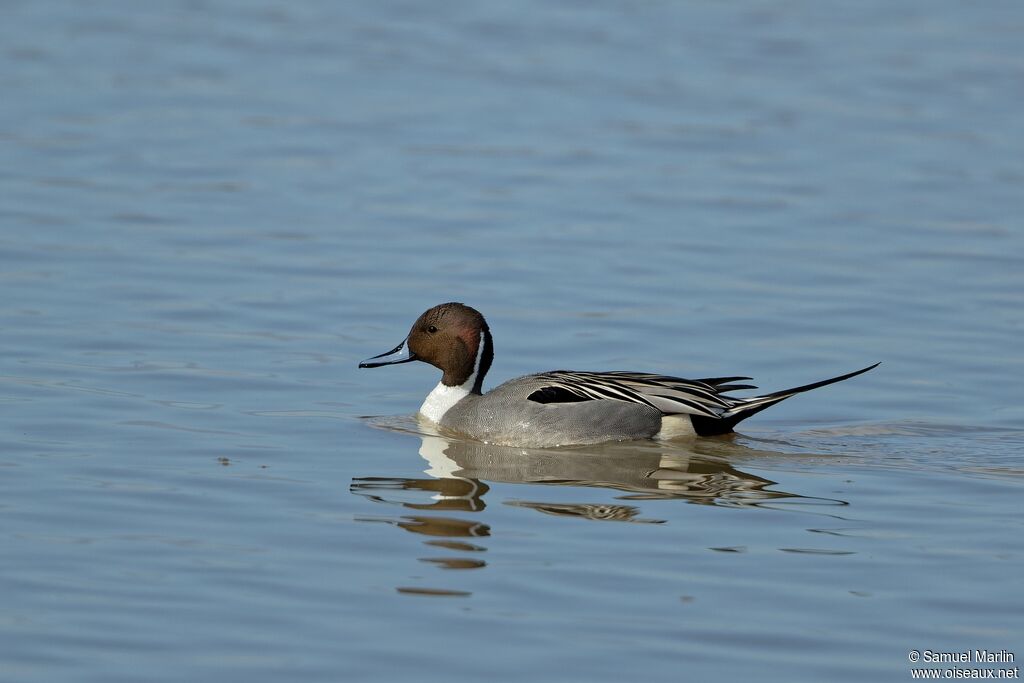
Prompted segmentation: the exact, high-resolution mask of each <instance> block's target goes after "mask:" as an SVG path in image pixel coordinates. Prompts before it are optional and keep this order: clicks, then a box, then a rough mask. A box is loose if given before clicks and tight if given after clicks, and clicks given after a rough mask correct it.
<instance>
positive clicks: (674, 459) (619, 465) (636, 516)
mask: <svg viewBox="0 0 1024 683" xmlns="http://www.w3.org/2000/svg"><path fill="white" fill-rule="evenodd" d="M375 423H376V426H379V427H382V428H386V429H389V430H395V431H402V432H410V433H414V434H416V435H417V436H419V437H420V439H421V444H420V448H419V454H420V456H422V457H423V459H424V460H426V462H427V464H428V467H427V469H426V470H424V472H425V474H427V475H428V477H425V478H390V477H359V478H355V479H353V481H352V485H351V491H352V493H355V494H357V495H361V496H365V497H366V498H367V499H369V500H371V501H373V502H375V503H381V504H390V505H396V506H400V507H402V508H404V509H405V510H407V511H415V512H414V513H413V514H405V515H401V516H399V517H387V516H372V517H371V516H367V517H362V518H360V521H365V522H380V523H386V524H389V525H392V526H396V527H398V528H401V529H404V530H406V531H409V532H411V533H416V534H421V535H423V536H427V537H430V538H429V540H425V541H424V543H425V544H426V545H428V546H430V547H432V548H444V549H446V550H451V551H457V552H460V553H469V554H470V556H468V557H466V556H461V555H460V556H458V557H422V558H419V559H420V561H421V562H426V563H430V564H433V565H435V566H438V567H440V568H443V569H479V568H482V567H484V566H486V563H485V562H484V561H483V560H482V559H480V555H479V553H482V552H484V551H486V546H484V545H482V543H483V539H485V538H486V537H489V536H490V535H491V529H490V527H489V526H488V525H487V524H485V523H483V522H482V521H480V520H479V519H473V518H472V516H473V515H476V514H478V513H480V512H482V511H483V510H484V509H485V508H486V507H487V501H486V500H485V499H486V496H487V494H488V492H489V491H490V490H491V489H490V486H489V485H488V484H487V483H485V482H491V483H512V484H532V485H535V486H534V487H533V488H532V489H531V491H533V492H534V494H536V491H537V490H538V488H537V487H536V485H548V486H559V487H570V488H572V489H575V490H578V491H580V493H581V496H583V495H586V494H585V493H584V492H585V491H586V490H587V489H592V488H600V489H610V490H616V491H620V492H622V495H619V496H618V499H619V500H621V501H629V502H642V501H655V500H671V499H678V500H682V501H685V502H688V503H694V504H700V505H712V506H721V507H734V508H735V507H742V508H779V509H781V508H785V507H787V506H789V505H793V504H800V505H808V504H809V505H815V506H820V505H824V506H842V505H845V504H846V503H845V502H843V501H841V500H834V499H825V498H815V497H808V496H802V495H799V494H795V493H788V492H785V491H778V490H774V489H772V488H771V487H772V486H773V485H774V484H775V483H776V482H774V481H772V480H770V479H765V478H764V477H760V476H757V475H754V474H750V473H748V472H743V471H741V470H739V469H737V468H735V467H734V466H733V465H731V464H730V463H729V462H728V460H727V459H726V458H732V459H734V460H735V459H746V458H748V457H759V458H763V457H764V456H773V455H778V454H777V453H775V452H770V451H759V450H756V449H752V448H747V447H745V446H741V445H738V444H736V443H735V442H734V441H733V440H732V439H726V440H722V441H718V440H714V441H712V440H701V441H699V442H694V443H692V444H687V445H681V444H678V443H673V444H666V443H659V442H637V441H631V442H622V443H610V444H601V445H599V446H588V447H576V448H560V449H557V450H552V449H546V450H545V449H524V448H513V447H506V446H491V445H488V444H484V443H480V442H475V441H468V440H465V439H459V438H448V437H446V436H443V435H441V434H438V433H437V432H436V431H435V430H433V429H432V428H431V426H430V425H429V424H426V423H420V424H415V423H410V422H408V421H407V420H403V421H398V422H396V421H395V420H394V419H393V418H390V419H386V421H385V420H383V419H382V420H379V421H376V420H375ZM787 457H789V458H791V457H792V456H791V455H790V456H787ZM563 491H564V489H563ZM491 502H494V501H493V500H492V501H491ZM501 502H502V503H504V504H505V505H509V506H512V507H517V508H525V509H531V510H535V511H537V512H541V513H544V514H549V515H557V516H562V517H573V518H578V519H587V520H593V521H617V522H631V523H641V524H661V523H664V522H665V520H662V519H656V518H647V517H643V516H641V514H642V511H641V509H640V507H638V506H637V505H631V504H628V503H626V502H624V503H608V502H592V501H581V502H571V503H566V502H554V501H538V500H526V499H511V500H503V501H501ZM437 513H441V514H437ZM453 513H455V514H453ZM457 513H469V515H470V516H471V517H469V518H467V517H464V516H463V515H459V514H457ZM470 539H471V540H470ZM399 591H400V592H416V591H412V589H408V590H405V589H401V588H400V589H399ZM430 591H431V592H430V594H432V595H434V594H437V593H436V592H435V589H430Z"/></svg>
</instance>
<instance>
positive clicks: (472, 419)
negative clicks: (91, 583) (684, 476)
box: [359, 303, 878, 448]
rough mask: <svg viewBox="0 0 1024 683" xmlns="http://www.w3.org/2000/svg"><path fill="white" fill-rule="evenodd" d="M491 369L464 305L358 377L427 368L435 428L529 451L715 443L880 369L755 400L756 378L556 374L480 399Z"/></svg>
mask: <svg viewBox="0 0 1024 683" xmlns="http://www.w3.org/2000/svg"><path fill="white" fill-rule="evenodd" d="M493 359H494V343H493V342H492V340H491V331H490V329H489V328H488V327H487V321H486V320H484V317H483V316H482V315H480V312H479V311H477V310H476V309H473V308H470V307H469V306H466V305H464V304H460V303H447V304H441V305H440V306H434V307H433V308H431V309H430V310H428V311H426V312H425V313H424V314H423V315H421V316H420V317H419V318H418V319H417V320H416V322H415V323H413V326H412V329H411V330H410V331H409V336H408V337H406V338H405V339H404V340H403V341H402V343H401V344H399V345H398V346H396V347H395V348H394V349H392V350H390V351H388V352H387V353H382V354H380V355H379V356H374V357H373V358H368V359H366V360H365V361H363V362H362V363H360V364H359V367H361V368H376V367H380V366H381V365H393V364H395V363H407V362H409V361H414V360H421V361H423V362H425V363H430V364H431V365H433V366H434V367H436V368H438V369H439V370H441V371H442V372H443V373H444V375H443V376H442V377H441V381H440V382H439V383H438V385H437V386H436V387H434V390H433V391H431V392H430V394H429V395H428V396H427V400H426V401H424V402H423V405H422V406H421V407H420V413H421V414H422V415H423V416H424V417H426V418H427V419H429V420H431V421H432V422H435V423H436V424H437V425H438V426H440V427H442V428H445V429H448V430H451V431H454V432H458V433H461V434H464V435H466V436H469V437H471V438H474V439H477V440H479V441H484V442H486V443H492V444H500V445H505V446H521V447H527V448H531V447H533V448H543V447H548V446H568V445H580V444H592V443H599V442H602V441H625V440H630V439H650V438H657V439H666V438H675V437H679V436H714V435H716V434H726V433H729V432H731V431H732V428H733V427H734V426H736V423H738V422H739V421H740V420H743V419H745V418H748V417H750V416H751V415H753V414H754V413H757V412H759V411H761V410H764V409H765V408H767V407H768V406H771V405H774V404H776V403H778V402H779V401H782V400H785V399H787V398H789V397H790V396H793V395H794V394H799V393H801V392H804V391H810V390H811V389H817V388H818V387H823V386H825V385H827V384H832V383H834V382H841V381H843V380H844V379H849V378H851V377H855V376H856V375H859V374H861V373H863V372H867V371H868V370H870V369H872V368H874V367H875V366H877V365H878V363H875V365H872V366H869V367H866V368H864V369H863V370H857V371H856V372H851V373H849V374H846V375H840V376H839V377H833V378H832V379H826V380H822V381H821V382H815V383H813V384H805V385H804V386H801V387H795V388H793V389H784V390H782V391H776V392H772V393H770V394H764V395H761V396H752V397H750V398H734V397H732V396H726V395H725V394H726V393H728V392H731V391H736V390H739V389H756V388H757V387H755V386H753V385H750V384H735V382H742V381H743V380H748V379H750V378H749V377H707V378H704V379H682V378H680V377H667V376H665V375H655V374H650V373H646V372H622V371H616V372H572V371H568V370H554V371H552V372H542V373H539V374H536V375H526V376H525V377H517V378H516V379H512V380H509V381H507V382H505V383H504V384H502V385H500V386H498V387H496V388H494V389H491V390H490V391H488V392H487V393H486V394H485V393H483V384H484V376H485V375H486V374H487V370H488V369H489V368H490V367H491V361H492V360H493Z"/></svg>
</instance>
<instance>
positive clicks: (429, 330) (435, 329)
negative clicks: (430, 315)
mask: <svg viewBox="0 0 1024 683" xmlns="http://www.w3.org/2000/svg"><path fill="white" fill-rule="evenodd" d="M427 332H429V333H430V334H434V333H435V332H437V326H436V325H431V326H430V327H428V328H427Z"/></svg>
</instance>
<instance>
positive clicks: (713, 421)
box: [690, 363, 880, 436]
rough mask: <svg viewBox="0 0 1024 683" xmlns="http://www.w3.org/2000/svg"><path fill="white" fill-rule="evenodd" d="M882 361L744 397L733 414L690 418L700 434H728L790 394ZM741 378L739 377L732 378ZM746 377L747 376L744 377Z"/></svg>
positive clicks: (852, 373) (862, 370)
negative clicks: (843, 372)
mask: <svg viewBox="0 0 1024 683" xmlns="http://www.w3.org/2000/svg"><path fill="white" fill-rule="evenodd" d="M879 365H880V363H875V364H874V365H869V366H868V367H866V368H863V369H861V370H857V371H855V372H850V373H847V374H845V375H840V376H838V377H832V378H831V379H824V380H822V381H820V382H813V383H811V384H804V385H803V386H799V387H793V388H792V389H783V390H782V391H773V392H772V393H770V394H764V395H763V396H754V397H752V398H749V399H744V401H743V403H741V404H740V405H738V406H736V407H735V408H734V409H733V410H735V411H736V412H733V413H731V414H726V415H724V416H723V417H705V416H703V415H691V416H690V420H691V421H692V422H693V430H694V431H695V432H697V435H698V436H715V435H717V434H728V433H729V432H731V431H732V428H733V427H735V426H736V425H737V424H738V423H739V422H741V421H742V420H745V419H747V418H748V417H750V416H751V415H754V414H756V413H759V412H761V411H762V410H764V409H765V408H770V407H771V406H773V405H775V404H776V403H779V402H780V401H784V400H786V399H787V398H789V397H790V396H795V395H796V394H802V393H803V392H805V391H810V390H811V389H818V388H820V387H824V386H828V385H829V384H835V383H836V382H842V381H843V380H844V379H850V378H851V377H856V376H857V375H861V374H864V373H865V372H867V371H868V370H873V369H874V368H876V367H878V366H879ZM731 379H739V378H731ZM744 379H745V378H744ZM705 381H707V380H705Z"/></svg>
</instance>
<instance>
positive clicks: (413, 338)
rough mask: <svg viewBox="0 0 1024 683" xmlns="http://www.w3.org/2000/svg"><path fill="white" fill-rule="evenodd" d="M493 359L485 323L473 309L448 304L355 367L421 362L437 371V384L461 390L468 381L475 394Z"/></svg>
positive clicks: (456, 304) (492, 348)
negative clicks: (439, 377) (460, 387)
mask: <svg viewBox="0 0 1024 683" xmlns="http://www.w3.org/2000/svg"><path fill="white" fill-rule="evenodd" d="M493 359H494V343H493V342H492V341H491V331H490V329H489V328H488V327H487V321H486V320H484V317H483V316H482V315H480V312H479V311H477V310H476V309H475V308H470V307H469V306H466V305H465V304H460V303H455V302H451V303H447V304H441V305H439V306H434V307H433V308H431V309H430V310H428V311H426V312H425V313H423V315H421V316H420V317H419V318H418V319H417V320H416V322H415V323H413V325H412V329H411V330H409V336H408V337H406V339H405V340H404V341H403V342H402V343H401V344H399V345H398V346H396V347H395V348H394V349H392V350H391V351H388V352H387V353H382V354H381V355H379V356H374V357H373V358H368V359H367V360H365V361H363V362H362V363H360V364H359V367H361V368H375V367H379V366H381V365H392V364H395V363H407V362H409V361H412V360H421V361H423V362H424V363H430V364H431V365H433V366H434V367H436V368H438V369H439V370H441V371H442V372H443V373H444V375H443V376H442V377H441V382H442V383H444V384H445V385H447V386H450V387H457V386H462V385H464V384H465V383H466V382H467V381H469V379H470V378H472V379H473V386H472V387H471V389H470V390H471V391H472V392H473V393H477V394H479V393H481V389H482V387H483V381H484V375H486V374H487V370H488V369H489V368H490V367H491V361H492V360H493Z"/></svg>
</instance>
